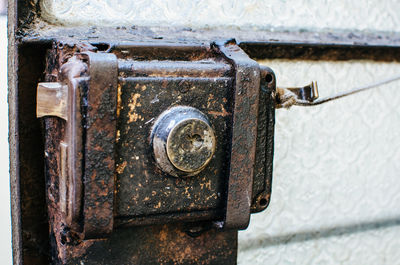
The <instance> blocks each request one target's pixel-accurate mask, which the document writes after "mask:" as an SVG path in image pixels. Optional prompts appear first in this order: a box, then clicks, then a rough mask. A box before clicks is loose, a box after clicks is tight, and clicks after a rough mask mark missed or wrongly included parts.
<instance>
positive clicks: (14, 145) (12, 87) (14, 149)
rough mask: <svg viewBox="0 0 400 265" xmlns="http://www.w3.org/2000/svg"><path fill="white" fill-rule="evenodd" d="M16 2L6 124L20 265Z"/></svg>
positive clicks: (10, 34)
mask: <svg viewBox="0 0 400 265" xmlns="http://www.w3.org/2000/svg"><path fill="white" fill-rule="evenodd" d="M17 22H18V18H17V1H13V0H9V1H8V24H7V27H8V28H7V31H8V111H9V114H8V117H9V118H8V122H9V133H8V134H9V136H8V140H9V144H10V146H9V148H10V188H11V193H10V195H11V216H12V220H11V221H12V253H13V263H14V264H23V263H22V235H21V233H22V227H21V201H20V184H19V161H18V157H19V154H18V143H19V141H18V120H17V113H18V104H17V102H18V99H17V95H18V93H17V81H18V76H17V68H18V63H17V62H18V52H17V51H18V49H17V47H16V39H15V36H16V31H17Z"/></svg>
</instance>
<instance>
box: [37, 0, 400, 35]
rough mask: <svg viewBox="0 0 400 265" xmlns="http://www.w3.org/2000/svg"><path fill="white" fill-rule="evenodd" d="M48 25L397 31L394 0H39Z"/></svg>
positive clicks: (397, 16) (397, 19)
mask: <svg viewBox="0 0 400 265" xmlns="http://www.w3.org/2000/svg"><path fill="white" fill-rule="evenodd" d="M41 5H42V9H43V10H42V11H43V12H42V14H43V16H44V17H45V18H46V19H47V20H49V21H50V22H53V23H58V22H61V23H65V24H77V23H78V24H92V25H132V24H134V25H156V26H160V25H170V26H171V25H172V26H174V25H180V26H182V25H183V26H190V27H221V26H223V27H226V26H240V27H246V26H251V27H254V26H257V27H260V28H270V27H271V26H272V27H284V28H307V29H310V28H316V29H322V28H336V29H349V28H351V29H358V30H365V29H367V30H399V27H398V25H399V24H400V21H399V10H400V1H398V0H381V1H380V0H363V1H359V0H358V1H357V0H340V1H337V0H219V1H216V0H150V1H149V0H134V1H132V0H42V1H41Z"/></svg>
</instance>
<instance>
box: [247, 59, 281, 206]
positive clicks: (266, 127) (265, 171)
mask: <svg viewBox="0 0 400 265" xmlns="http://www.w3.org/2000/svg"><path fill="white" fill-rule="evenodd" d="M260 80H261V82H260V88H261V91H260V97H259V108H258V122H257V146H256V154H257V156H256V165H255V177H254V179H253V201H252V205H251V212H252V213H257V212H260V211H263V210H265V209H266V208H267V207H268V205H269V203H270V200H271V187H272V186H271V185H272V169H273V158H274V128H275V100H274V98H275V97H274V95H275V90H276V78H275V74H274V72H273V71H272V69H270V68H269V67H265V66H260Z"/></svg>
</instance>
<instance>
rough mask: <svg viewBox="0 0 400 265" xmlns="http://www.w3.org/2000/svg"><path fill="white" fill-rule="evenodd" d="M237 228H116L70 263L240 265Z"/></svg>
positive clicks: (162, 226) (206, 225)
mask: <svg viewBox="0 0 400 265" xmlns="http://www.w3.org/2000/svg"><path fill="white" fill-rule="evenodd" d="M236 256H237V231H235V230H231V231H224V232H222V231H218V230H215V229H213V228H211V225H210V224H209V223H194V224H169V225H160V226H143V227H131V228H127V229H121V228H120V229H118V228H117V229H115V230H114V231H113V233H112V235H111V237H110V238H109V239H106V240H96V241H92V242H91V246H90V247H89V248H87V250H85V252H84V253H81V254H80V255H77V256H76V258H73V259H71V260H70V261H69V262H68V263H67V264H71V265H72V264H87V265H92V264H93V265H98V264H107V265H120V264H126V265H136V264H146V265H147V264H148V265H159V264H164V265H179V264H184V265H197V264H204V265H220V264H227V265H228V264H229V265H231V264H232V265H234V264H236Z"/></svg>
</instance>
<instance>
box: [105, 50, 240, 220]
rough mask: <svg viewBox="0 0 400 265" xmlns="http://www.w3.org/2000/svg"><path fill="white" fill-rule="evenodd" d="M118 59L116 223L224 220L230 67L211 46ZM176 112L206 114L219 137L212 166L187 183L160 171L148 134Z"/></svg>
mask: <svg viewBox="0 0 400 265" xmlns="http://www.w3.org/2000/svg"><path fill="white" fill-rule="evenodd" d="M112 52H113V53H115V54H116V55H117V56H118V57H119V58H120V59H119V60H118V64H119V76H120V77H119V85H120V87H119V106H120V107H119V109H118V114H119V116H118V138H117V139H118V143H117V154H118V155H117V164H118V167H117V185H116V186H117V191H116V196H117V199H116V213H117V217H116V218H117V219H116V222H117V223H118V224H123V225H125V226H126V225H129V224H130V225H139V224H146V223H165V222H171V221H185V220H186V221H190V220H191V221H195V220H222V218H223V207H224V201H225V192H224V190H225V187H226V175H227V165H228V163H229V158H228V157H227V152H229V150H228V149H229V148H228V146H229V142H230V139H229V135H230V124H231V108H232V101H231V92H230V91H231V86H232V79H233V77H232V71H231V66H230V64H228V63H227V62H226V61H224V60H223V58H221V57H220V56H219V57H218V56H217V54H215V53H214V52H213V51H212V50H211V49H210V47H209V45H204V44H203V45H192V44H190V45H189V44H188V45H182V46H176V45H175V44H172V45H169V44H159V45H155V44H149V45H145V44H132V45H128V44H125V45H121V46H120V45H116V46H115V47H114V49H113V50H112ZM174 106H191V107H193V108H196V109H198V110H199V111H201V112H202V113H204V114H205V115H206V116H207V119H208V120H209V122H210V124H211V126H212V128H213V130H214V132H215V138H216V146H215V153H214V155H213V158H212V159H211V160H210V162H209V164H208V165H207V166H206V167H205V168H204V169H203V170H202V171H201V172H200V173H198V174H197V175H195V176H193V177H190V178H176V177H173V176H170V175H168V174H166V173H163V171H162V170H160V169H159V167H158V165H157V163H156V161H155V159H154V158H153V155H152V153H153V150H152V147H151V145H150V138H151V137H150V132H151V130H152V127H153V124H154V123H155V121H156V119H157V117H159V116H160V115H161V113H163V112H164V111H165V110H167V109H169V108H171V107H174Z"/></svg>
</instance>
